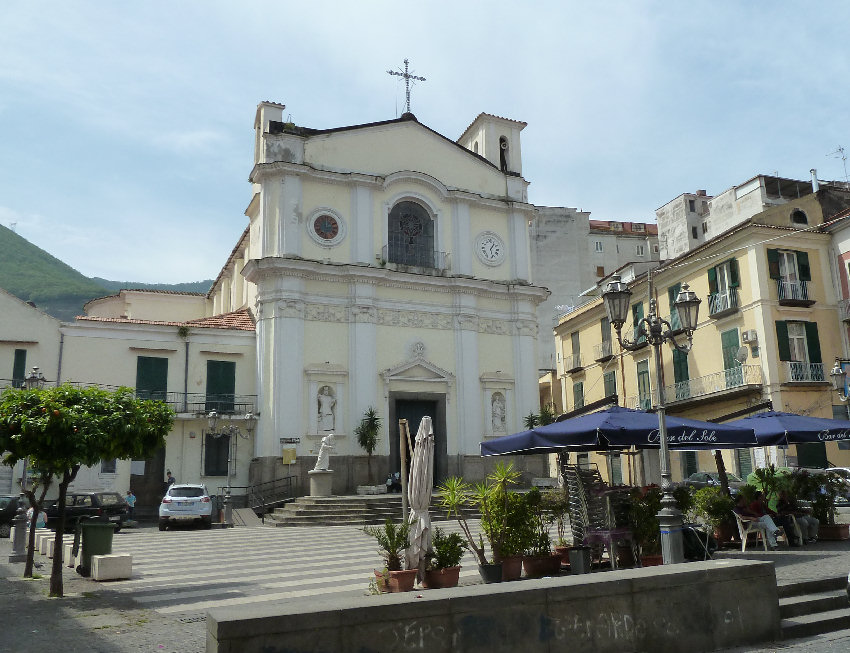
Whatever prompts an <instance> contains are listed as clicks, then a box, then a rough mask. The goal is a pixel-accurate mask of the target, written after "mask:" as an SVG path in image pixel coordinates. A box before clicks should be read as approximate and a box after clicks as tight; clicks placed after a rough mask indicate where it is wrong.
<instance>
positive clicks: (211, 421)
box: [207, 410, 257, 528]
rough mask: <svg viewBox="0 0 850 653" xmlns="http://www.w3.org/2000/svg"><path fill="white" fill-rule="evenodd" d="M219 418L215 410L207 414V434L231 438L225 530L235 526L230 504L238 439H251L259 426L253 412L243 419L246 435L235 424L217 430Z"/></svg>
mask: <svg viewBox="0 0 850 653" xmlns="http://www.w3.org/2000/svg"><path fill="white" fill-rule="evenodd" d="M218 421H219V416H218V413H217V412H216V411H214V410H211V411H210V412H209V413H208V414H207V425H208V426H209V428H208V430H207V434H208V435H211V436H212V437H214V438H221V437H225V436H226V437H227V438H229V442H228V443H227V485H226V486H225V489H224V526H225V528H229V527H231V526H233V519H232V517H233V507H232V505H231V503H230V477H231V464H232V458H234V457H235V455H236V437H237V436H238V437H241V438H243V439H245V440H247V439H248V438H250V437H251V434H252V433H253V432H254V429H255V428H256V426H257V418H256V416H255V415H254V413H252V412H250V411H249V412H248V413H246V414H245V417H244V418H243V419H242V421H243V426H244V428H245V431H246V432H245V433H243V432H242V430H241V429H240V428H239V427H238V426H237V425H235V424H232V423H229V424H226V425H225V426H222V427H221V428H219V429H216V426H217V425H218Z"/></svg>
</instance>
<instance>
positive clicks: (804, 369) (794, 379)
mask: <svg viewBox="0 0 850 653" xmlns="http://www.w3.org/2000/svg"><path fill="white" fill-rule="evenodd" d="M785 378H786V379H787V380H788V382H790V383H823V382H825V381H826V373H825V372H824V369H823V363H801V362H797V361H785Z"/></svg>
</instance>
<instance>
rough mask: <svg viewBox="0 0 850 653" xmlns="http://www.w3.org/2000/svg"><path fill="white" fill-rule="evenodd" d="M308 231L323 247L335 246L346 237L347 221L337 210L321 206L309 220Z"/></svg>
mask: <svg viewBox="0 0 850 653" xmlns="http://www.w3.org/2000/svg"><path fill="white" fill-rule="evenodd" d="M307 233H308V234H310V238H312V239H313V240H314V241H315V242H316V243H318V244H319V245H321V246H322V247H334V246H336V245H338V244H339V243H340V242H342V240H343V238H345V222H344V221H343V219H342V218H340V217H339V215H337V213H336V212H335V211H332V210H330V209H328V208H319V209H317V210H316V211H315V212H314V213H313V214H312V216H311V217H310V219H309V220H308V221H307Z"/></svg>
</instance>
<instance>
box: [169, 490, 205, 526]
mask: <svg viewBox="0 0 850 653" xmlns="http://www.w3.org/2000/svg"><path fill="white" fill-rule="evenodd" d="M175 524H199V525H200V526H201V527H202V528H211V527H212V499H210V493H209V492H207V487H206V486H205V485H198V484H193V483H183V484H180V485H178V484H177V483H175V484H173V485H171V486H169V488H168V490H167V491H166V493H165V496H164V497H162V503H160V504H159V530H161V531H164V530H165V529H166V528H168V527H169V525H175Z"/></svg>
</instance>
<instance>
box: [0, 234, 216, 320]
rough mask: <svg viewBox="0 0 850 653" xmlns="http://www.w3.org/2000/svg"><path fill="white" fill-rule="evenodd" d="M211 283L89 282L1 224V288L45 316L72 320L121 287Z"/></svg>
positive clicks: (203, 287) (204, 285) (181, 287)
mask: <svg viewBox="0 0 850 653" xmlns="http://www.w3.org/2000/svg"><path fill="white" fill-rule="evenodd" d="M210 286H212V280H206V281H195V282H191V283H175V284H146V283H137V282H133V281H109V280H106V279H98V278H95V279H89V278H88V277H85V276H83V275H82V274H80V273H79V272H77V271H76V270H75V269H74V268H72V267H71V266H69V265H66V264H65V263H63V262H62V261H60V260H59V259H57V258H56V257H54V256H51V255H50V254H48V253H47V252H45V251H44V250H43V249H41V248H40V247H36V246H35V245H33V244H32V243H31V242H29V241H28V240H26V239H25V238H22V237H21V236H19V235H18V234H16V233H15V232H14V231H12V230H11V229H7V228H6V227H4V226H3V225H0V288H3V289H4V290H6V291H8V292H10V293H12V294H13V295H15V296H16V297H18V298H20V299H22V300H24V301H29V302H33V303H34V304H35V305H36V306H37V307H38V308H40V309H41V310H42V311H44V312H45V313H47V314H49V315H52V316H53V317H56V318H59V319H60V320H66V321H70V320H73V319H74V317H75V316H77V315H82V313H83V304H85V303H86V302H87V301H89V300H90V299H94V298H95V297H103V296H104V295H112V294H114V293H115V292H116V291H118V290H120V289H122V288H146V289H150V290H173V291H178V292H207V291H208V290H209V289H210Z"/></svg>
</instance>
